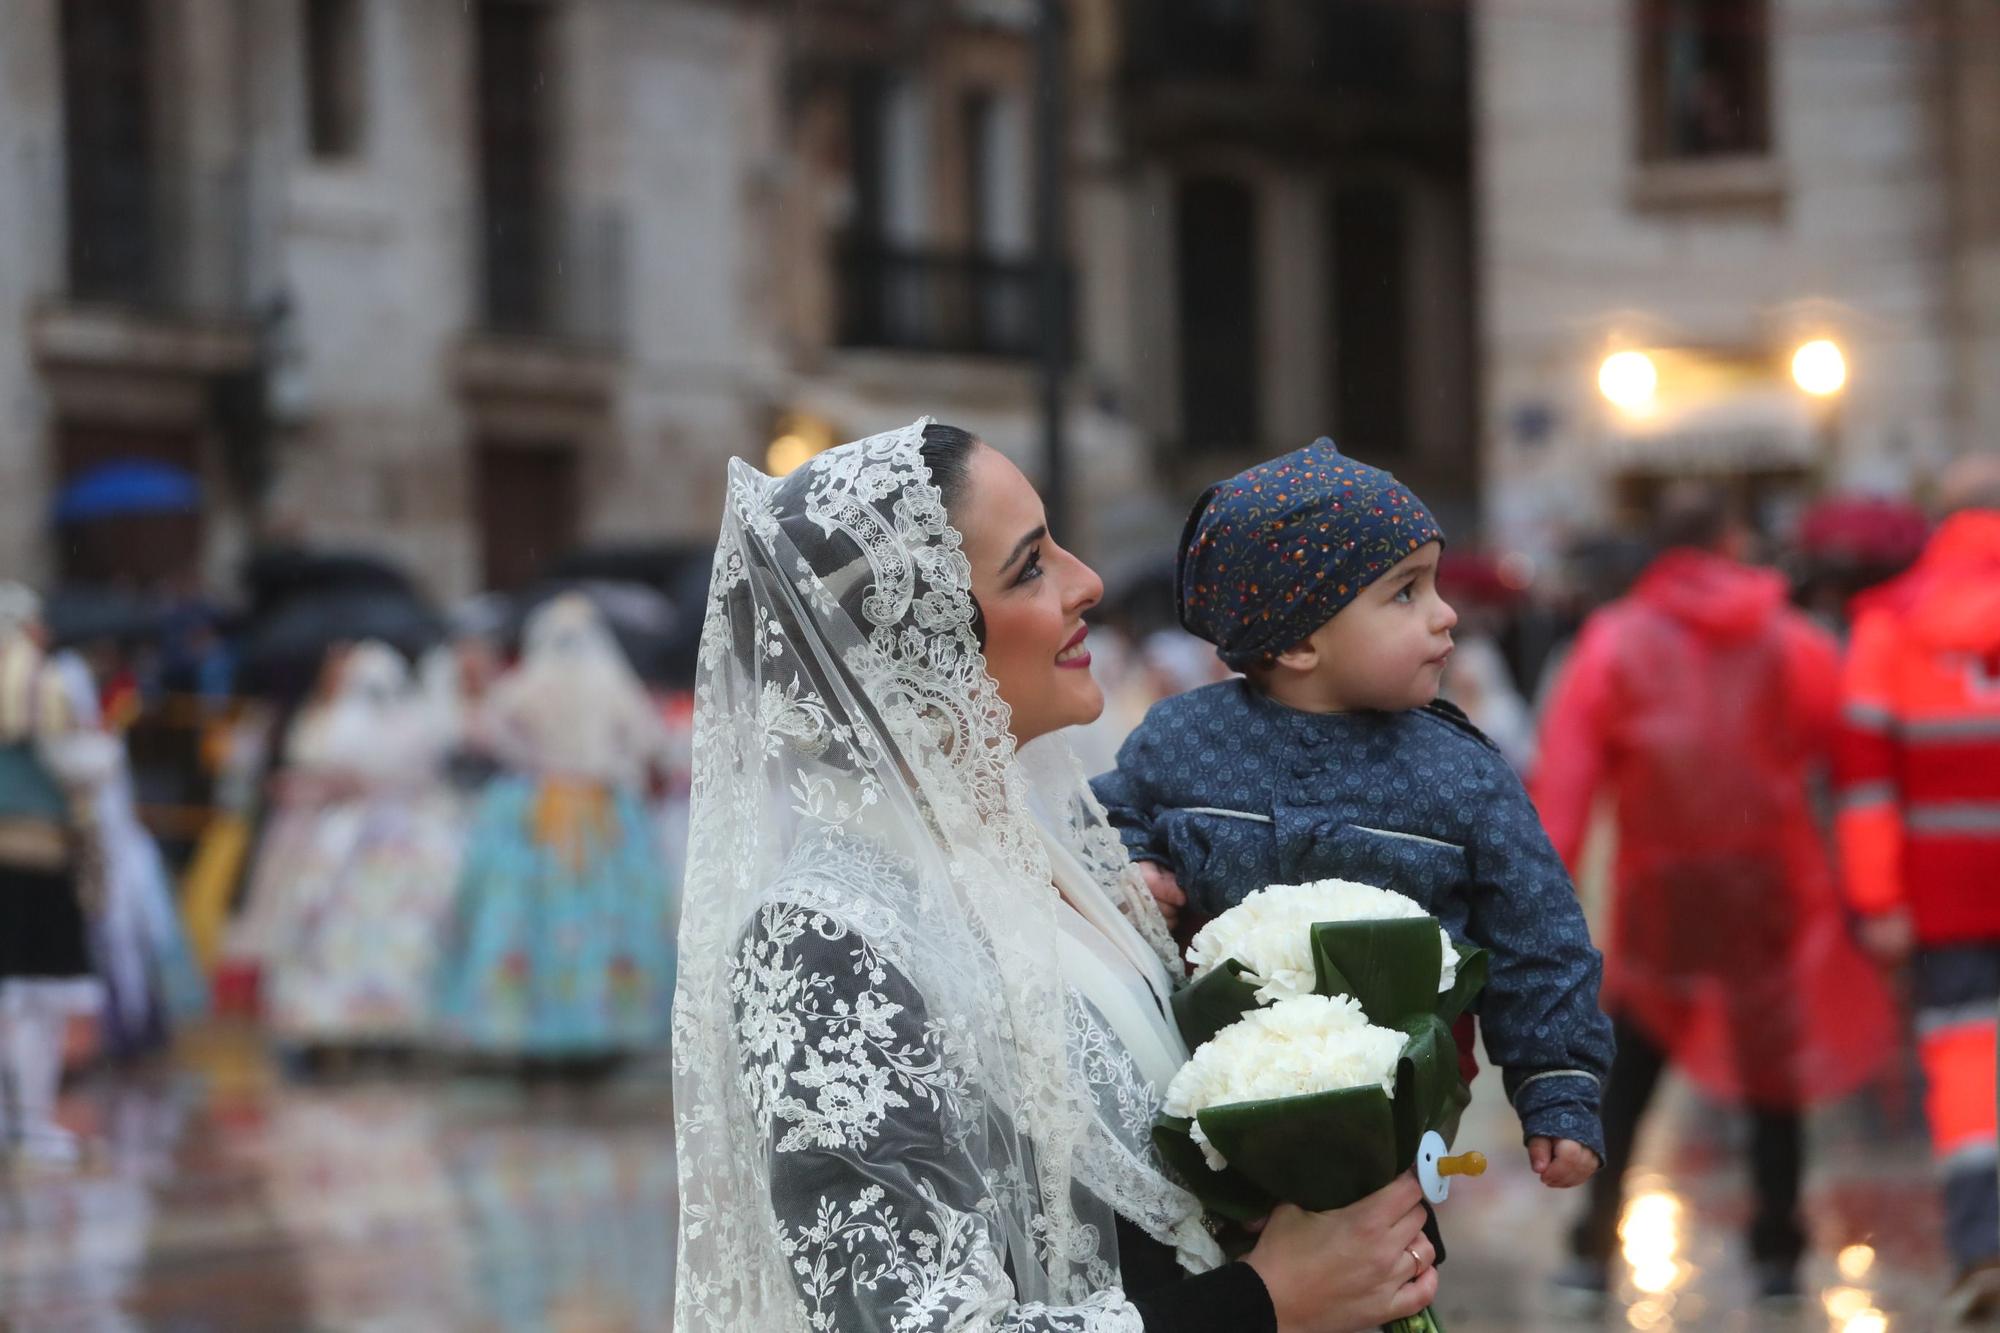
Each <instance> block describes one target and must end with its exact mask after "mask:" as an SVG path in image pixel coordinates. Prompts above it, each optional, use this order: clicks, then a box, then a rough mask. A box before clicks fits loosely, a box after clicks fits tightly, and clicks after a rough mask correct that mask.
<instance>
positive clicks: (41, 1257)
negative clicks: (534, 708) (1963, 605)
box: [0, 1029, 1947, 1333]
mask: <svg viewBox="0 0 2000 1333" xmlns="http://www.w3.org/2000/svg"><path fill="white" fill-rule="evenodd" d="M1478 1092H1479V1096H1478V1097H1477V1098H1476V1099H1475V1104H1474V1107H1473V1109H1472V1111H1471V1112H1470V1113H1469V1114H1468V1116H1467V1120H1466V1126H1465V1130H1464V1132H1463V1134H1462V1136H1461V1146H1465V1147H1482V1148H1484V1149H1485V1150H1486V1151H1487V1153H1488V1155H1489V1156H1490V1157H1491V1158H1492V1159H1493V1163H1494V1169H1493V1170H1492V1171H1490V1172H1489V1173H1488V1174H1487V1176H1486V1177H1485V1178H1484V1179H1481V1180H1476V1181H1468V1182H1461V1183H1460V1184H1459V1185H1458V1187H1457V1190H1456V1192H1455V1194H1454V1197H1453V1199H1452V1201H1451V1203H1450V1204H1448V1205H1447V1206H1446V1208H1445V1210H1444V1225H1445V1228H1446V1237H1447V1240H1448V1242H1449V1243H1450V1245H1451V1249H1452V1255H1451V1259H1450V1261H1449V1262H1448V1263H1447V1265H1446V1268H1445V1288H1444V1292H1445V1294H1444V1296H1443V1298H1442V1299H1441V1300H1440V1303H1439V1313H1440V1315H1441V1316H1442V1318H1443V1321H1444V1323H1445V1325H1446V1326H1447V1327H1448V1328H1449V1329H1450V1330H1451V1333H1495V1331H1497V1330H1503V1329H1505V1330H1517V1329H1635V1330H1640V1331H1641V1333H1648V1331H1650V1330H1666V1329H1673V1328H1681V1329H1721V1330H1737V1329H1741V1330H1749V1329H1772V1328H1776V1329H1788V1330H1789V1329H1801V1330H1829V1331H1830V1333H1886V1331H1887V1330H1896V1329H1910V1330H1915V1329H1922V1328H1928V1327H1930V1326H1931V1318H1930V1314H1931V1310H1932V1308H1933V1306H1934V1305H1935V1302H1936V1300H1937V1297H1938V1295H1939V1294H1940V1293H1941V1292H1942V1290H1943V1287H1944V1285H1945V1282H1946V1278H1947V1273H1946V1266H1945V1260H1944V1257H1943V1250H1942V1241H1941V1237H1940V1234H1939V1216H1938V1204H1937V1200H1936V1193H1935V1190H1934V1188H1933V1186H1932V1183H1931V1176H1930V1172H1929V1167H1928V1165H1927V1162H1926V1159H1925V1154H1924V1149H1923V1145H1922V1141H1921V1137H1920V1130H1919V1122H1918V1121H1917V1119H1916V1115H1917V1111H1916V1106H1915V1103H1914V1101H1913V1100H1912V1099H1911V1098H1910V1097H1909V1095H1908V1094H1907V1092H1892V1093H1890V1094H1881V1093H1877V1094H1875V1095H1871V1096H1869V1097H1864V1098H1861V1099H1857V1100H1856V1101H1854V1102H1851V1103H1848V1104H1845V1105H1843V1106H1841V1107H1838V1108H1835V1109H1833V1110H1830V1111H1828V1112H1824V1113H1822V1114H1820V1115H1818V1116H1817V1117H1815V1119H1814V1121H1813V1123H1812V1154H1813V1156H1812V1162H1811V1167H1810V1171H1809V1175H1808V1181H1807V1209H1808V1214H1809V1220H1810V1225H1811V1228H1812V1232H1813V1242H1814V1244H1813V1252H1812V1255H1811V1257H1810V1259H1809V1261H1808V1264H1807V1267H1806V1270H1805V1277H1806V1278H1807V1281H1808V1296H1807V1299H1806V1300H1804V1301H1802V1302H1800V1303H1798V1304H1797V1305H1796V1306H1794V1307H1792V1308H1789V1309H1785V1308H1771V1307H1767V1306H1755V1305H1753V1304H1752V1302H1751V1301H1750V1299H1749V1292H1750V1287H1749V1278H1748V1275H1747V1272H1746V1269H1745V1264H1744V1262H1743V1256H1742V1251H1741V1245H1740V1243H1739V1236H1740V1233H1741V1231H1742V1228H1743V1226H1744V1225H1745V1223H1746V1221H1747V1218H1748V1216H1749V1211H1750V1208H1749V1194H1748V1175H1747V1172H1746V1170H1745V1168H1744V1165H1743V1160H1742V1148H1741V1140H1742V1138H1743V1134H1742V1131H1741V1126H1740V1125H1739V1124H1738V1123H1737V1122H1736V1120H1735V1119H1734V1118H1733V1117H1730V1116H1729V1115H1727V1114H1725V1113H1721V1112H1717V1111H1714V1110H1713V1109H1712V1108H1708V1107H1706V1106H1704V1105H1703V1104H1702V1103H1700V1102H1699V1101H1698V1100H1697V1099H1696V1098H1695V1097H1693V1096H1692V1094H1691V1093H1690V1092H1689V1091H1688V1090H1687V1089H1686V1088H1684V1087H1680V1086H1677V1085H1670V1086H1669V1087H1668V1088H1667V1089H1666V1091H1665V1093H1664V1095H1663V1097H1662V1099H1661V1103H1660V1106H1659V1108H1658V1110H1657V1112H1656V1114H1655V1116H1654V1117H1653V1119H1652V1121H1651V1122H1650V1123H1649V1126H1648V1129H1647V1132H1646V1134H1645V1136H1644V1137H1643V1139H1642V1143H1641V1151H1640V1157H1641V1162H1640V1166H1639V1168H1638V1169H1637V1170H1636V1171H1635V1173H1634V1181H1633V1197H1632V1199H1631V1201H1630V1203H1629V1205H1628V1208H1627V1213H1626V1221H1625V1227H1624V1250H1625V1262H1624V1263H1623V1264H1622V1265H1621V1268H1620V1272H1619V1292H1618V1294H1617V1297H1616V1298H1615V1299H1614V1300H1612V1301H1611V1302H1609V1303H1607V1304H1606V1305H1605V1306H1604V1307H1602V1308H1601V1309H1598V1310H1595V1311H1590V1310H1585V1311H1578V1310H1577V1309H1576V1308H1575V1307H1573V1306H1570V1305H1568V1304H1566V1303H1565V1302H1564V1301H1563V1300H1562V1299H1560V1298H1559V1297H1557V1296H1556V1295H1555V1294H1554V1293H1553V1291H1552V1289H1551V1286H1550V1283H1549V1276H1550V1274H1551V1273H1552V1272H1553V1271H1554V1270H1555V1269H1556V1267H1557V1266H1558V1265H1559V1264H1560V1262H1561V1260H1562V1255H1563V1250H1562V1237H1563V1235H1564V1232H1565V1229H1566V1227H1567V1224H1568V1221H1569V1218H1570V1217H1571V1215H1572V1214H1573V1213H1574V1211H1575V1209H1576V1207H1577V1206H1578V1205H1579V1204H1580V1202H1581V1199H1580V1198H1579V1197H1578V1196H1577V1195H1575V1194H1574V1193H1565V1194H1558V1193H1555V1192H1551V1191H1549V1190H1546V1189H1544V1188H1543V1187H1542V1186H1541V1185H1540V1184H1539V1183H1538V1182H1537V1181H1536V1180H1535V1179H1534V1177H1533V1176H1532V1175H1530V1174H1529V1172H1528V1170H1527V1166H1526V1160H1525V1157H1524V1155H1522V1154H1521V1152H1520V1151H1519V1150H1518V1149H1517V1148H1515V1147H1513V1146H1512V1145H1513V1144H1514V1143H1516V1142H1517V1140H1518V1129H1517V1127H1515V1126H1514V1125H1513V1124H1512V1123H1511V1120H1510V1117H1509V1113H1508V1111H1507V1109H1506V1107H1505V1105H1504V1103H1503V1102H1501V1101H1500V1098H1499V1088H1498V1080H1497V1079H1494V1078H1491V1077H1486V1078H1482V1079H1481V1080H1480V1082H1479V1085H1478ZM63 1117H64V1119H65V1121H66V1123H68V1124H69V1125H70V1126H71V1127H72V1128H74V1129H77V1130H79V1131H81V1132H83V1133H85V1134H86V1135H87V1136H89V1137H90V1139H91V1140H92V1142H93V1150H92V1154H91V1159H90V1161H89V1163H88V1165H87V1166H86V1167H85V1168H84V1169H83V1170H81V1171H79V1172H76V1173H74V1174H71V1175H67V1176H65V1175H51V1174H44V1173H40V1172H31V1171H25V1170H20V1169H17V1170H14V1171H13V1172H11V1173H0V1329H6V1330H22V1331H23V1333H26V1331H28V1330H35V1331H39V1330H44V1329H48V1330H65V1331H66V1330H89V1331H91V1333H96V1331H97V1330H125V1329H165V1330H173V1331H175V1333H207V1331H208V1330H232V1331H234V1330H263V1329H272V1330H277V1329H285V1330H300V1329H355V1330H372V1331H379V1333H400V1331H401V1330H434V1329H479V1330H485V1329H491V1330H516V1329H520V1330H529V1329H552V1330H563V1331H568V1330H578V1331H588V1333H598V1331H600V1330H603V1331H606V1333H609V1331H611V1330H628V1329H630V1330H637V1329H647V1330H657V1329H665V1328H668V1327H669V1325H670V1322H671V1319H670V1316H671V1310H672V1289H673V1268H672V1264H673V1226H674V1171H673V1150H672V1145H671V1141H670V1140H671V1124H672V1112H671V1102H670V1097H669V1094H668V1087H667V1078H666V1073H665V1067H664V1063H663V1062H656V1063H653V1064H649V1065H647V1066H644V1067H641V1068H638V1069H633V1070H628V1071H626V1072H624V1073H623V1074H621V1075H619V1076H618V1077H617V1078H615V1079H613V1080H611V1081H609V1082H607V1083H604V1084H601V1085H597V1086H589V1087H575V1086H568V1085H536V1086H524V1085H523V1084H521V1083H520V1082H519V1081H517V1080H515V1079H512V1078H507V1077H500V1076H488V1077H468V1076H463V1075H447V1074H445V1073H442V1072H440V1071H437V1070H435V1069H428V1068H425V1067H422V1066H415V1067H410V1068H394V1069H379V1068H377V1069H370V1068H359V1069H352V1070H346V1071H336V1072H333V1073H322V1074H320V1075H318V1076H316V1077H313V1078H310V1079H304V1078H299V1077H295V1076H288V1075H286V1074H284V1073H282V1072H281V1071H280V1070H279V1068H278V1067H277V1066H276V1065H275V1064H274V1062H273V1061H272V1060H271V1059H270V1058H269V1057H268V1056H267V1054H266V1053H265V1051H264V1049H263V1047H262V1046H261V1044H260V1043H259V1042H258V1041H257V1039H256V1038H255V1036H254V1035H253V1034H250V1033H247V1032H243V1031H240V1030H229V1029H214V1030H210V1031H206V1032H202V1033H197V1034H194V1035H192V1036H191V1037H189V1038H187V1039H185V1040H184V1041H183V1043H182V1046H181V1048H180V1050H179V1051H178V1052H177V1054H176V1057H175V1059H174V1060H173V1061H172V1062H171V1063H168V1064H165V1065H163V1066H161V1067H159V1068H156V1069H153V1070H150V1071H148V1072H145V1073H143V1074H125V1075H118V1076H111V1075H95V1076H91V1077H88V1078H85V1079H82V1080H80V1081H79V1082H78V1083H77V1084H76V1085H75V1086H73V1087H72V1088H71V1089H70V1090H69V1092H68V1093H67V1094H66V1096H65V1099H64V1105H63Z"/></svg>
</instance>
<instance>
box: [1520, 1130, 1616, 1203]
mask: <svg viewBox="0 0 2000 1333" xmlns="http://www.w3.org/2000/svg"><path fill="white" fill-rule="evenodd" d="M1528 1165H1529V1166H1531V1167H1533V1168H1534V1169H1535V1174H1536V1175H1538V1176H1540V1177H1541V1178H1542V1183H1543V1184H1544V1185H1547V1186H1548V1187H1549V1188H1550V1189H1552V1190H1566V1189H1574V1188H1576V1187H1577V1186H1578V1185H1581V1184H1582V1183H1583V1182H1584V1181H1586V1180H1589V1179H1590V1178H1591V1177H1592V1176H1594V1175H1596V1174H1597V1168H1598V1166H1599V1165H1600V1163H1599V1162H1598V1160H1597V1154H1596V1153H1594V1152H1592V1151H1591V1150H1590V1149H1588V1148H1586V1147H1584V1146H1583V1145H1582V1144H1581V1143H1578V1142H1576V1141H1575V1140H1574V1139H1552V1138H1549V1137H1547V1136H1546V1135H1542V1134H1537V1135H1536V1136H1535V1137H1534V1138H1532V1139H1529V1140H1528Z"/></svg>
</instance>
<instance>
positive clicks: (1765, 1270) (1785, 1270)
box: [1751, 1259, 1805, 1303]
mask: <svg viewBox="0 0 2000 1333" xmlns="http://www.w3.org/2000/svg"><path fill="white" fill-rule="evenodd" d="M1751 1273H1752V1278H1753V1280H1754V1282H1755V1284H1756V1288H1757V1299H1758V1300H1760V1301H1770V1302H1773V1303H1783V1302H1788V1301H1796V1300H1799V1299H1801V1298H1802V1297H1803V1296H1804V1294H1805V1293H1804V1292H1803V1291H1802V1290H1801V1289H1800V1287H1799V1266H1798V1265H1797V1264H1796V1263H1787V1262H1785V1261H1784V1260H1782V1259H1759V1260H1758V1261H1757V1262H1756V1263H1755V1264H1753V1265H1752V1266H1751Z"/></svg>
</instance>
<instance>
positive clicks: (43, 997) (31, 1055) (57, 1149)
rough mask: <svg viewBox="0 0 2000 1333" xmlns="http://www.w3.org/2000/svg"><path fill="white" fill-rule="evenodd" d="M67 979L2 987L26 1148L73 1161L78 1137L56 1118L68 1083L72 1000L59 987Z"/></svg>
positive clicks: (8, 1055)
mask: <svg viewBox="0 0 2000 1333" xmlns="http://www.w3.org/2000/svg"><path fill="white" fill-rule="evenodd" d="M68 984H69V983H65V982H55V983H46V982H33V981H10V982H8V983H7V984H6V985H5V986H4V987H0V1009H4V1011H5V1013H6V1025H5V1028H4V1038H0V1039H3V1040H4V1042H5V1051H4V1052H0V1054H4V1057H5V1061H6V1065H7V1077H8V1081H9V1082H10V1083H11V1084H12V1085H13V1090H14V1108H15V1111H16V1113H17V1115H18V1117H19V1119H18V1122H17V1126H16V1127H17V1130H18V1132H19V1135H20V1139H21V1150H22V1152H23V1153H25V1154H27V1155H29V1156H33V1157H46V1158H51V1159H55V1160H71V1159H73V1158H74V1157H75V1154H76V1141H75V1139H74V1138H73V1137H72V1136H71V1135H70V1133H69V1131H68V1130H66V1129H64V1128H63V1127H62V1126H61V1125H60V1124H58V1123H56V1115H55V1112H56V1092H57V1089H58V1088H59V1087H60V1086H61V1083H62V1054H63V1033H64V1030H65V1026H66V1024H67V1023H68V1020H69V1010H70V1007H71V1006H70V1005H69V1004H67V1003H65V1002H64V999H63V993H62V991H61V990H59V989H58V988H59V987H60V988H66V987H67V986H68Z"/></svg>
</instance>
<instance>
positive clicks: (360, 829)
mask: <svg viewBox="0 0 2000 1333" xmlns="http://www.w3.org/2000/svg"><path fill="white" fill-rule="evenodd" d="M273 835H274V836H273V840H272V847H271V849H270V854H269V855H268V856H267V857H266V858H265V860H264V862H263V863H262V864H260V866H259V874H258V885H257V890H258V892H259V893H261V894H263V895H267V899H266V901H263V902H258V903H253V909H254V910H255V911H258V912H261V913H263V914H265V915H264V919H263V920H262V921H261V922H260V926H261V933H262V939H261V940H259V941H258V943H259V945H260V952H261V955H262V964H263V967H262V971H263V998H264V1008H265V1013H266V1017H267V1018H268V1020H269V1022H270V1025H271V1029H272V1031H273V1032H274V1033H275V1034H276V1035H278V1036H279V1037H280V1038H282V1039H285V1040H289V1041H299V1042H333V1043H339V1044H350V1043H371V1042H395V1043H403V1042H410V1041H414V1040H417V1039H419V1038H420V1037H422V1036H423V1035H424V1034H425V1033H426V1031H427V1029H428V1028H429V1026H430V1007H431V1006H430V1000H431V982H432V975H433V973H434V971H435V970H436V965H437V957H438V943H439V940H440V937H441V936H442V935H443V933H444V928H445V920H446V917H447V914H448V913H449V912H450V910H451V905H452V894H453V891H454V887H455V885H456V882H457V876H458V864H459V842H460V836H461V830H460V828H459V824H458V820H457V819H456V817H455V803H454V801H453V799H452V798H451V797H450V796H449V795H447V794H445V793H443V792H425V793H409V792H396V793H390V794H384V795H381V796H373V797H368V798H364V799H361V800H347V801H339V802H335V803H332V804H330V805H327V806H324V807H322V808H320V809H317V810H310V811H293V812H289V814H288V816H287V818H286V823H285V824H284V825H283V826H281V827H279V828H276V829H274V830H273Z"/></svg>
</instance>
